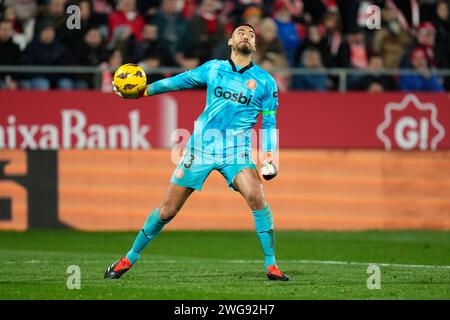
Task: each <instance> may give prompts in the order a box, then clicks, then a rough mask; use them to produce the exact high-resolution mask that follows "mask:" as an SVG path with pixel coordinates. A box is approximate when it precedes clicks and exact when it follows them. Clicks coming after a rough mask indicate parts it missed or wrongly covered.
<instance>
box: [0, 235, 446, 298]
mask: <svg viewBox="0 0 450 320" xmlns="http://www.w3.org/2000/svg"><path fill="white" fill-rule="evenodd" d="M134 236H135V233H134V232H132V233H124V232H122V233H116V232H105V233H84V232H76V231H66V230H60V231H28V232H25V233H17V232H0V257H1V263H0V299H264V300H272V299H275V300H276V299H450V232H428V231H401V232H400V231H368V232H305V231H289V232H288V231H285V232H281V231H279V232H277V233H276V240H277V242H276V247H277V258H278V263H279V266H280V267H281V269H282V270H284V271H285V272H286V273H288V274H289V275H290V276H291V281H290V282H286V283H280V282H271V281H267V280H266V276H265V274H264V272H263V263H262V259H261V251H260V247H259V242H258V240H257V238H256V235H255V234H254V232H250V231H249V232H240V231H239V232H238V231H236V232H225V231H223V232H222V231H221V232H206V231H195V232H193V231H172V232H171V231H168V232H163V233H162V234H161V235H160V236H159V237H158V238H157V239H156V240H155V241H154V242H153V243H152V244H151V245H150V246H149V247H148V248H146V250H145V251H144V254H143V255H142V257H141V260H140V261H139V262H138V263H137V264H136V265H135V266H134V267H133V269H132V270H131V271H130V272H128V273H127V274H125V275H124V276H123V277H122V279H120V280H104V279H103V274H104V271H105V269H106V267H107V266H108V265H109V264H111V263H112V262H113V261H114V260H115V259H118V258H120V257H121V256H122V255H123V254H124V253H125V252H126V251H127V249H128V248H129V247H130V245H131V244H132V242H133V240H134ZM367 263H377V264H378V265H379V266H380V269H381V289H378V290H377V289H374V290H369V289H368V288H367V278H368V277H369V276H370V275H369V274H368V273H367V266H368V264H367ZM70 265H78V266H79V267H80V269H81V289H80V290H76V289H75V290H69V289H68V288H67V284H66V283H67V277H68V276H69V274H67V273H66V271H67V268H68V266H70Z"/></svg>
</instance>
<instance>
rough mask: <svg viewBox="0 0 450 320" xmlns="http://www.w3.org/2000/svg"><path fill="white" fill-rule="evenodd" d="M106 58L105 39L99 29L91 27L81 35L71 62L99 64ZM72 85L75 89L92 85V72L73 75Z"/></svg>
mask: <svg viewBox="0 0 450 320" xmlns="http://www.w3.org/2000/svg"><path fill="white" fill-rule="evenodd" d="M107 60H108V51H107V48H106V44H105V41H104V40H103V39H102V35H101V33H100V29H99V28H97V27H91V28H90V29H89V30H87V31H86V33H85V35H84V37H83V43H82V45H81V46H80V47H79V49H78V50H77V52H76V53H75V54H74V55H73V60H72V64H73V65H78V66H92V67H95V66H100V65H101V64H102V63H103V62H105V61H107ZM74 80H75V83H74V86H75V88H77V89H87V88H93V87H94V80H95V79H94V77H93V75H92V74H81V75H75V76H74Z"/></svg>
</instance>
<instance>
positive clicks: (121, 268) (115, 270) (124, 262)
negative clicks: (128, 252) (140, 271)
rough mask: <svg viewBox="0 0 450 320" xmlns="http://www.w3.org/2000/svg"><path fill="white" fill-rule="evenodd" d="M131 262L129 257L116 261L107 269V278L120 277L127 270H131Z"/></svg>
mask: <svg viewBox="0 0 450 320" xmlns="http://www.w3.org/2000/svg"><path fill="white" fill-rule="evenodd" d="M130 268H131V262H130V260H128V258H127V257H123V258H122V259H120V260H118V261H116V262H114V263H113V264H112V265H111V266H109V267H108V269H106V272H105V279H119V278H120V277H121V276H122V275H123V274H124V273H125V272H127V271H128V270H130Z"/></svg>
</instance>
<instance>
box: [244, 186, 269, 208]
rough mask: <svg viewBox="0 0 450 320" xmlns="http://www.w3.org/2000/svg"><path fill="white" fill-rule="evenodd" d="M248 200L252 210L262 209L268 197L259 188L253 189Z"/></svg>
mask: <svg viewBox="0 0 450 320" xmlns="http://www.w3.org/2000/svg"><path fill="white" fill-rule="evenodd" d="M247 202H248V204H249V206H250V208H251V209H252V210H261V209H264V207H265V206H266V199H265V198H264V195H263V193H262V192H260V191H259V190H255V191H252V192H251V193H250V194H249V195H248V196H247Z"/></svg>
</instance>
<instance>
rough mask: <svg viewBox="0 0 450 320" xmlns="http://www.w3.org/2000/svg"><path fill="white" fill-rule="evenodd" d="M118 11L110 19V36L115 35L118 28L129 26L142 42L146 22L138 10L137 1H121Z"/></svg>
mask: <svg viewBox="0 0 450 320" xmlns="http://www.w3.org/2000/svg"><path fill="white" fill-rule="evenodd" d="M116 9H117V10H116V11H114V12H113V13H111V14H110V15H109V18H108V24H109V33H110V35H113V34H114V32H115V30H116V29H117V28H118V27H120V26H127V27H129V28H130V30H131V33H132V35H133V36H134V37H135V38H136V39H137V40H139V41H140V40H142V29H143V28H144V24H145V20H144V18H143V17H142V16H141V15H139V12H138V11H137V9H136V0H119V2H118V4H117V8H116Z"/></svg>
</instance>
